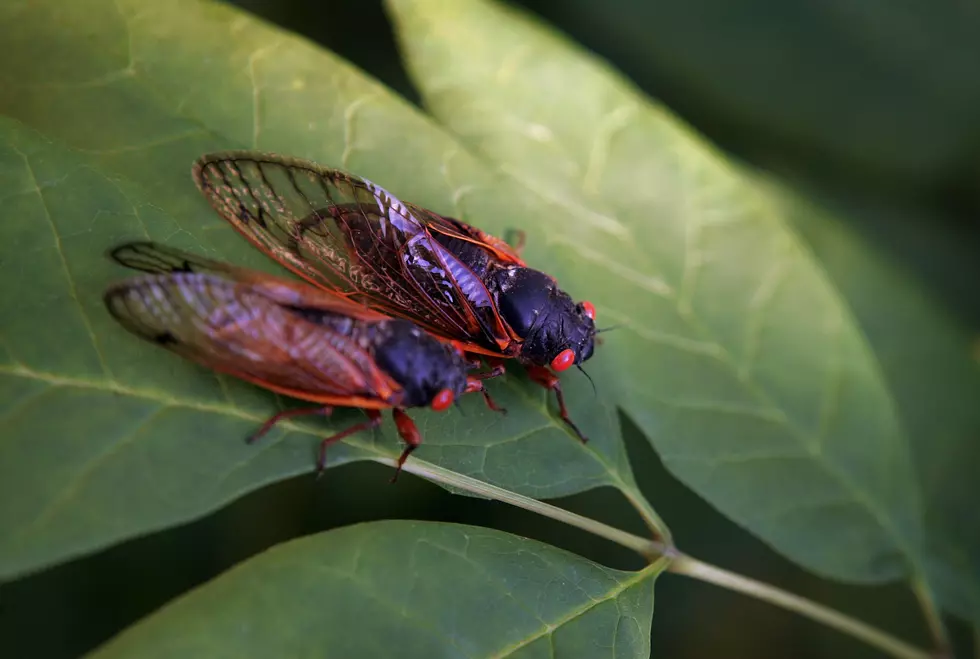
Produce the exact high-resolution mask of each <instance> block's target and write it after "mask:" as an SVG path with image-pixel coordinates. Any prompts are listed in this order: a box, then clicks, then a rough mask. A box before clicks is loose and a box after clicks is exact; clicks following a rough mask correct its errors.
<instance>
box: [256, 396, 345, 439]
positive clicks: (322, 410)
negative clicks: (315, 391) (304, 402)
mask: <svg viewBox="0 0 980 659" xmlns="http://www.w3.org/2000/svg"><path fill="white" fill-rule="evenodd" d="M331 412H333V408H332V407H330V406H329V405H325V406H323V407H297V408H296V409H292V410H283V411H282V412H279V413H278V414H276V415H274V416H272V417H270V418H269V420H268V421H266V422H265V423H263V424H262V427H261V428H259V429H258V430H256V431H255V432H254V433H252V434H251V435H249V436H248V438H246V439H245V441H246V442H248V443H249V444H251V443H252V442H254V441H256V440H258V439H260V438H261V437H262V436H263V435H265V434H266V433H267V432H269V431H270V430H272V427H273V426H275V425H276V424H277V423H279V422H280V421H282V420H283V419H291V418H293V417H294V416H306V415H313V414H322V415H323V416H330V413H331Z"/></svg>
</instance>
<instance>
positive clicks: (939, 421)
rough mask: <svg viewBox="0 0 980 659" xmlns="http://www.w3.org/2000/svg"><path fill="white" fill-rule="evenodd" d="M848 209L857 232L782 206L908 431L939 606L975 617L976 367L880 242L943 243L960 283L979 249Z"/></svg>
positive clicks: (979, 592) (929, 294)
mask: <svg viewBox="0 0 980 659" xmlns="http://www.w3.org/2000/svg"><path fill="white" fill-rule="evenodd" d="M845 210H846V211H849V214H850V215H852V216H857V217H859V218H860V219H861V222H860V224H859V225H858V226H860V227H861V228H862V229H863V231H862V232H858V231H857V230H856V229H855V228H854V227H851V226H847V225H845V224H842V223H841V222H840V221H837V220H835V218H833V217H832V216H831V215H829V214H828V213H827V212H822V211H821V210H820V209H817V208H809V207H807V206H805V205H803V204H799V203H797V204H794V205H793V206H792V207H791V208H790V207H788V208H787V212H789V213H791V214H792V216H793V218H794V223H795V225H796V226H797V227H798V228H799V229H800V232H801V234H802V235H803V236H805V237H806V239H807V241H808V242H809V244H810V245H811V247H812V248H813V250H814V252H815V253H816V254H817V255H818V256H819V258H820V260H821V262H822V263H823V265H824V267H825V268H826V269H827V272H828V273H829V274H830V276H831V277H832V278H833V279H834V282H835V283H836V284H837V285H838V287H839V288H840V290H841V291H842V292H843V293H844V294H845V295H846V296H847V299H848V302H850V304H851V307H852V308H853V309H854V312H855V315H856V316H857V318H858V320H859V321H860V323H861V328H862V330H863V331H864V333H865V335H866V336H867V337H868V340H869V341H870V342H871V344H872V346H873V347H874V349H875V354H876V355H877V357H878V360H879V362H880V363H881V365H882V370H883V371H884V374H885V377H886V378H887V380H888V383H889V385H890V386H891V391H892V392H893V395H894V396H895V399H896V401H897V402H898V409H899V410H900V414H901V417H902V420H903V421H904V423H905V426H906V427H907V428H908V429H909V435H910V437H911V439H912V448H913V450H914V453H915V458H916V459H915V465H916V469H917V473H918V481H917V482H918V485H919V487H920V488H921V490H922V494H923V501H924V503H925V505H924V509H925V524H926V530H927V534H926V571H927V574H928V575H929V580H930V582H931V583H932V585H933V587H934V589H935V591H936V594H937V595H938V598H939V601H940V602H941V603H942V605H943V607H944V608H946V609H947V610H949V611H951V612H953V613H956V614H957V615H960V616H962V617H963V618H965V619H967V620H973V621H978V622H980V526H978V525H977V523H976V521H977V516H976V502H977V501H978V500H980V481H978V480H977V478H976V476H975V472H976V466H977V464H980V442H977V430H978V429H980V406H978V405H977V401H980V368H978V365H977V363H976V361H974V358H973V356H972V355H971V352H972V350H973V349H974V348H973V346H974V345H975V341H976V339H975V336H974V335H973V333H972V332H971V331H970V328H969V327H966V326H965V323H964V322H963V321H962V320H961V319H960V318H958V317H957V316H955V315H953V314H952V313H950V311H949V310H947V309H944V308H943V307H942V305H941V304H940V303H939V301H938V299H937V297H938V296H937V295H936V292H935V291H933V290H929V288H928V287H926V286H925V285H924V283H923V282H922V281H919V280H918V279H917V278H916V277H915V276H914V273H912V272H910V271H909V270H908V267H907V266H903V265H901V264H900V263H896V262H895V259H894V257H892V256H890V255H889V254H888V253H887V250H886V247H885V245H884V244H883V243H884V242H885V239H886V237H888V240H889V241H890V242H892V243H894V242H896V240H895V236H896V235H908V238H907V242H909V243H915V244H916V245H918V246H920V247H919V249H923V248H922V247H921V246H926V247H925V249H929V250H932V249H935V248H936V247H941V248H943V249H942V252H943V254H944V255H945V258H947V259H956V255H957V252H959V258H958V260H956V261H955V267H954V268H953V272H955V275H956V276H957V278H959V277H962V276H964V275H966V276H967V277H968V279H967V281H976V279H977V275H980V268H978V266H977V265H976V261H975V256H976V255H975V254H973V253H972V251H970V250H969V248H967V249H966V250H957V249H955V248H954V247H953V246H952V245H951V244H950V243H951V242H954V241H956V240H957V239H958V237H957V236H955V235H946V232H945V231H944V227H943V223H942V221H941V220H940V219H939V218H935V217H929V216H923V215H911V214H910V213H909V212H908V211H899V210H897V209H887V208H866V207H857V206H855V205H850V206H849V207H846V208H845ZM957 284H959V282H957Z"/></svg>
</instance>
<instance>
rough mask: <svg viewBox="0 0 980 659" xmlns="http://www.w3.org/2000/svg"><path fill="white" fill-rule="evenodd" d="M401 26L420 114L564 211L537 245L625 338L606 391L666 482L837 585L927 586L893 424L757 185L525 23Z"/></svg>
mask: <svg viewBox="0 0 980 659" xmlns="http://www.w3.org/2000/svg"><path fill="white" fill-rule="evenodd" d="M388 6H389V7H390V9H391V13H392V16H393V18H394V20H395V23H396V27H397V33H398V34H399V37H400V39H401V43H402V46H403V49H404V52H405V55H406V58H407V61H408V64H409V67H410V73H411V74H412V75H413V77H414V79H415V80H416V81H417V84H418V85H419V87H420V88H421V92H422V96H423V99H424V101H425V103H426V106H427V108H428V109H429V110H430V111H431V112H432V113H433V114H434V115H435V116H436V117H438V118H439V119H440V120H441V121H442V122H443V123H444V124H445V125H446V126H447V127H448V128H450V129H451V130H452V131H453V132H454V133H456V134H457V135H458V136H459V138H460V139H461V140H462V141H463V142H464V143H465V144H466V145H468V146H469V147H470V148H471V149H473V150H474V151H475V152H477V153H479V154H480V155H481V156H482V158H483V159H484V160H485V161H486V162H487V163H488V164H491V165H492V166H494V167H496V168H497V169H498V171H500V172H502V173H504V174H506V175H509V176H510V177H511V178H512V180H513V181H514V182H515V183H516V184H519V185H521V186H523V187H524V188H525V189H526V191H527V192H528V193H529V194H530V195H532V196H534V197H536V198H538V199H541V200H544V203H546V204H550V207H551V211H550V212H547V213H542V214H541V216H540V217H539V218H537V219H538V220H539V222H540V224H541V225H543V226H542V228H541V231H540V234H543V235H547V236H548V237H549V239H550V241H551V243H552V244H561V245H562V246H563V248H564V250H565V251H566V252H567V253H568V254H570V255H574V256H575V258H576V259H577V260H578V261H579V262H581V263H582V264H583V265H585V266H587V267H585V268H580V269H562V270H561V272H560V274H561V276H562V281H563V283H565V284H566V286H567V288H569V289H570V290H575V291H588V294H589V295H590V296H592V297H593V299H594V301H595V302H596V304H597V307H598V308H599V313H600V316H601V317H600V322H609V323H624V324H625V325H626V329H623V330H621V331H619V332H616V333H614V334H610V335H609V338H608V340H607V341H606V342H605V345H603V346H602V351H603V355H604V357H603V360H602V361H601V362H600V364H601V371H602V372H601V373H600V374H599V375H600V378H599V382H600V385H601V386H602V387H603V389H604V390H614V391H616V392H617V393H618V395H619V396H620V397H621V398H620V400H621V401H622V404H623V407H624V408H625V409H626V411H627V412H628V413H629V414H630V415H631V416H632V417H633V418H634V419H635V420H636V421H637V423H638V424H639V425H640V427H641V428H642V429H643V430H644V431H645V432H646V433H647V435H648V436H649V438H650V439H651V441H652V442H653V444H654V445H655V447H656V448H657V450H658V451H659V453H660V455H661V457H662V458H663V460H664V462H665V464H666V465H667V466H668V468H669V469H670V470H671V471H672V472H673V473H675V474H676V475H677V476H678V477H679V478H680V479H681V480H683V481H684V482H685V483H687V484H688V485H690V486H691V487H692V488H693V489H695V490H696V491H697V492H698V493H700V494H701V495H702V496H704V497H705V498H706V499H708V500H709V501H710V502H712V503H713V504H714V505H715V506H717V507H718V508H719V509H720V510H721V511H722V512H724V513H725V514H726V515H728V516H729V517H731V518H732V519H735V520H737V521H738V522H740V523H741V524H743V525H744V526H746V527H747V528H748V529H750V530H751V531H753V532H754V533H756V534H757V535H759V536H760V537H761V538H763V539H765V540H766V541H767V542H769V543H770V544H772V545H773V546H774V547H775V548H776V549H778V550H779V551H781V552H782V553H784V554H785V555H787V556H789V557H791V558H792V559H794V560H795V561H797V562H799V563H801V564H802V565H804V566H806V567H808V568H810V569H812V570H815V571H817V572H819V573H822V574H824V575H831V576H834V577H837V578H841V579H848V580H854V581H865V582H868V581H885V580H891V579H896V578H900V577H903V576H905V575H906V574H907V573H908V570H909V566H910V564H913V565H918V566H920V567H921V560H922V559H921V543H922V529H921V518H920V517H921V503H920V497H919V492H918V490H917V489H916V488H915V487H910V486H909V484H910V483H913V482H914V480H915V473H914V471H913V468H912V465H911V459H910V451H909V447H908V444H907V440H906V438H905V436H904V434H903V430H902V428H901V427H900V425H899V421H898V417H897V415H896V411H895V406H894V404H893V402H892V400H891V398H890V396H889V393H888V391H887V389H886V387H885V384H884V381H883V379H882V376H881V373H880V371H879V368H878V365H877V364H876V362H875V360H874V357H873V355H872V354H871V352H870V350H869V347H868V345H867V343H866V342H865V340H864V339H863V337H862V335H861V332H860V330H859V328H858V326H857V324H856V323H855V321H854V318H853V317H852V316H851V314H850V312H849V311H848V309H847V307H846V306H845V304H844V301H843V300H842V299H841V298H840V296H839V295H838V294H837V293H836V292H835V290H834V289H833V288H832V286H831V285H830V284H829V282H828V281H827V279H826V277H825V275H824V273H823V272H822V271H821V269H820V267H819V266H818V264H817V263H815V262H814V260H813V259H812V257H811V255H810V254H809V253H808V252H807V250H806V249H805V248H804V247H802V246H801V244H800V242H799V241H798V239H797V238H796V236H795V235H794V234H793V233H792V232H791V231H790V230H789V229H788V228H787V226H786V216H785V212H784V210H783V209H782V208H781V206H780V205H779V200H778V198H777V197H773V196H772V195H771V194H770V191H769V190H768V189H767V188H766V186H765V185H764V184H763V182H761V181H757V180H753V179H751V178H750V177H749V176H748V175H747V174H746V173H744V172H742V171H741V170H740V169H738V168H737V167H736V166H734V165H733V164H732V163H729V162H727V161H726V160H725V159H723V158H722V157H721V156H720V154H718V153H717V152H716V151H714V150H712V149H711V148H710V147H709V146H708V145H706V144H704V143H703V142H701V141H700V140H698V139H697V138H696V137H695V136H692V135H691V134H690V133H689V132H688V131H687V130H685V128H684V127H683V126H682V125H680V124H679V122H677V121H676V120H675V119H673V118H672V117H670V116H669V115H668V114H667V113H666V112H665V111H664V110H662V109H661V108H658V107H656V106H654V105H652V104H651V103H650V102H649V100H647V99H645V98H643V97H642V96H641V95H640V94H638V93H637V92H636V91H635V90H634V89H633V88H632V87H631V86H630V85H628V84H627V83H625V82H624V81H623V80H622V79H621V78H620V77H619V76H618V75H616V74H615V73H613V72H612V71H610V70H609V69H608V68H607V67H606V66H604V65H603V64H601V63H598V62H596V61H595V60H594V59H593V58H591V57H589V56H588V55H586V54H584V53H582V52H581V51H580V50H578V49H577V48H575V47H574V46H572V45H570V44H568V43H567V42H566V41H564V40H563V39H561V38H560V37H558V36H556V35H555V34H553V33H551V32H550V31H548V30H547V29H545V28H542V27H541V26H539V25H537V24H536V23H535V22H533V21H532V20H529V19H528V18H527V17H525V16H523V15H521V14H520V13H518V12H516V11H512V10H510V9H507V8H504V7H502V6H500V5H498V4H496V3H493V2H488V1H485V0H452V1H450V0H390V1H389V3H388ZM524 219H525V221H528V222H530V221H531V220H530V218H524ZM515 221H516V220H515ZM597 366H600V365H597Z"/></svg>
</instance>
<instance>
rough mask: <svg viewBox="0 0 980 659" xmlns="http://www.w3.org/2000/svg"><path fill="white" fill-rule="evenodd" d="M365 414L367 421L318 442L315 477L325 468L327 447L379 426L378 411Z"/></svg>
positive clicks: (368, 411)
mask: <svg viewBox="0 0 980 659" xmlns="http://www.w3.org/2000/svg"><path fill="white" fill-rule="evenodd" d="M364 413H365V414H367V416H368V420H367V421H363V422H361V423H358V424H355V425H353V426H351V427H350V428H348V429H347V430H341V431H340V432H338V433H337V434H336V435H330V436H329V437H327V438H326V439H324V440H323V441H321V442H320V452H319V454H318V455H317V459H316V475H317V476H318V477H319V476H320V475H321V474H322V473H323V470H324V469H325V468H326V466H327V447H328V446H330V445H331V444H335V443H336V442H339V441H340V440H342V439H343V438H344V437H349V436H351V435H353V434H355V433H359V432H361V431H362V430H370V429H371V428H377V427H378V426H380V425H381V412H380V411H379V410H364Z"/></svg>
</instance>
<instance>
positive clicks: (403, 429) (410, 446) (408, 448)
mask: <svg viewBox="0 0 980 659" xmlns="http://www.w3.org/2000/svg"><path fill="white" fill-rule="evenodd" d="M391 415H392V416H393V417H394V419H395V428H397V429H398V436H399V437H401V438H402V441H404V442H405V449H404V450H403V451H402V454H401V455H400V456H398V467H397V468H396V469H395V475H394V476H392V477H391V482H392V483H394V482H395V481H397V480H398V474H400V473H401V471H402V465H404V464H405V460H407V459H408V456H409V455H411V453H412V451H414V450H415V449H417V448H418V447H419V444H421V443H422V435H421V434H420V433H419V429H418V427H417V426H416V425H415V422H414V421H412V417H410V416H408V414H406V413H405V410H401V409H398V408H397V407H396V408H395V409H394V410H392V411H391Z"/></svg>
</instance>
